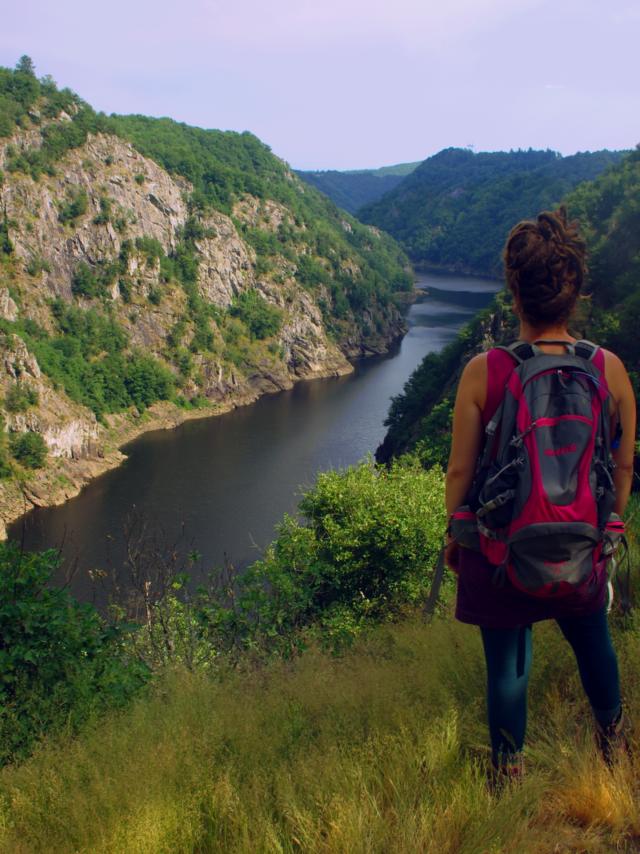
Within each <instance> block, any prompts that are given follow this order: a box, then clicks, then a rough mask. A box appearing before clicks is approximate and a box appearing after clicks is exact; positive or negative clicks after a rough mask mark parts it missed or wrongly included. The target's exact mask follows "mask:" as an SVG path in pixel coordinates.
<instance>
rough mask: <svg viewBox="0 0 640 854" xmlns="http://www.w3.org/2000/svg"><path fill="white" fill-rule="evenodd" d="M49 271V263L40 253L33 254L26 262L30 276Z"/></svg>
mask: <svg viewBox="0 0 640 854" xmlns="http://www.w3.org/2000/svg"><path fill="white" fill-rule="evenodd" d="M42 272H45V273H50V272H51V265H50V264H49V262H48V261H47V260H46V259H45V258H43V257H42V256H41V255H34V256H33V257H32V258H31V259H30V260H29V263H28V264H27V273H28V274H29V275H30V276H34V277H35V276H39V275H40V273H42Z"/></svg>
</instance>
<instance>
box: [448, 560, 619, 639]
mask: <svg viewBox="0 0 640 854" xmlns="http://www.w3.org/2000/svg"><path fill="white" fill-rule="evenodd" d="M458 555H459V572H458V593H457V598H456V619H458V620H460V621H461V622H463V623H472V624H473V625H475V626H481V627H482V628H485V629H517V628H519V627H520V626H527V625H529V624H530V623H537V622H539V621H540V620H562V619H566V618H570V617H583V616H586V615H587V614H592V613H593V612H594V611H598V610H600V608H602V607H603V606H604V604H605V601H606V598H607V574H606V571H605V567H604V564H600V565H599V566H598V567H597V568H596V569H595V570H594V571H593V573H592V574H591V576H590V577H589V578H588V579H587V580H586V581H585V582H584V584H582V585H581V586H580V587H579V588H578V589H577V590H575V591H574V592H573V593H570V594H568V595H567V596H563V597H562V598H558V599H539V598H536V597H535V596H528V595H527V594H526V593H521V592H520V591H519V590H517V589H516V588H515V587H514V586H513V585H512V584H511V582H510V581H509V579H508V578H506V577H505V578H504V580H503V582H501V583H500V584H495V583H494V581H493V578H494V575H495V569H496V568H495V566H493V565H492V564H490V563H489V562H488V561H487V560H486V558H485V557H484V555H481V554H480V553H479V552H476V551H472V550H471V549H465V548H461V549H459V551H458Z"/></svg>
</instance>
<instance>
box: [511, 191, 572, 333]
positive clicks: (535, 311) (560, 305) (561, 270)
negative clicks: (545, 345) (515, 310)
mask: <svg viewBox="0 0 640 854" xmlns="http://www.w3.org/2000/svg"><path fill="white" fill-rule="evenodd" d="M585 251H586V247H585V243H584V240H582V238H581V237H580V234H579V232H578V227H577V224H576V223H573V222H571V223H570V222H567V211H566V208H564V207H560V208H559V209H558V210H557V211H542V213H540V214H538V217H537V219H536V221H535V222H533V221H530V220H524V221H523V222H519V223H518V224H517V225H515V226H514V227H513V228H512V229H511V231H510V232H509V237H508V238H507V243H506V246H505V248H504V253H503V259H504V269H505V274H506V279H507V285H508V287H509V288H510V290H511V291H512V293H513V295H514V296H515V297H517V299H518V302H519V304H520V307H521V309H522V314H523V316H524V319H525V320H527V321H528V322H529V323H531V324H532V325H533V326H544V325H549V324H556V323H564V322H566V321H567V320H568V319H569V316H570V315H571V312H572V311H573V308H574V306H575V304H576V300H577V299H578V297H579V295H580V290H581V288H582V283H583V281H584V277H585V274H586V261H585Z"/></svg>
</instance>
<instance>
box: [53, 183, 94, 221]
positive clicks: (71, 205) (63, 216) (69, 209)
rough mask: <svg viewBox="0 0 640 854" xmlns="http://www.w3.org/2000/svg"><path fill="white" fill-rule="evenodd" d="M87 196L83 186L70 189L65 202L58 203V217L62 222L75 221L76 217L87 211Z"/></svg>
mask: <svg viewBox="0 0 640 854" xmlns="http://www.w3.org/2000/svg"><path fill="white" fill-rule="evenodd" d="M88 203H89V198H88V196H87V192H86V190H85V189H84V188H79V189H76V190H73V191H71V192H70V193H69V194H68V196H67V200H66V201H65V202H62V203H61V205H60V210H59V212H58V219H59V220H60V222H62V223H71V224H73V223H75V221H76V219H78V217H80V216H82V214H84V213H86V212H87V205H88Z"/></svg>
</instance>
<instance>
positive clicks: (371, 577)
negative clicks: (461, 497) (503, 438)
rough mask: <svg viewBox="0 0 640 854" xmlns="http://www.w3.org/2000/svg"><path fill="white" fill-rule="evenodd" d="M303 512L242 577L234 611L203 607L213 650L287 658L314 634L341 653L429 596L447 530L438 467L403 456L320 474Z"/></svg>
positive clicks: (290, 519) (287, 522) (301, 507)
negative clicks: (387, 463) (384, 464)
mask: <svg viewBox="0 0 640 854" xmlns="http://www.w3.org/2000/svg"><path fill="white" fill-rule="evenodd" d="M299 512H300V513H301V515H302V516H303V520H304V521H303V522H301V521H298V520H297V519H295V518H293V517H291V516H286V517H285V519H284V521H283V522H282V523H281V524H280V525H279V527H278V529H277V537H276V539H275V541H274V542H273V543H272V544H271V546H269V548H268V549H267V551H266V554H265V556H264V558H262V559H261V560H259V561H257V562H256V563H254V564H253V565H252V566H251V567H249V568H248V569H247V570H246V571H245V572H244V574H243V575H242V576H241V577H240V578H239V579H238V581H237V588H238V591H237V594H236V596H235V597H234V602H233V607H232V608H229V607H228V606H225V605H222V606H221V605H219V604H216V603H215V602H213V603H210V604H209V605H207V604H206V603H205V604H203V611H204V613H205V614H206V615H207V617H208V620H209V630H210V632H211V634H212V642H213V643H214V645H215V646H216V647H217V648H220V649H224V648H225V647H227V648H228V647H229V646H230V645H234V644H239V645H240V646H241V647H246V646H249V647H251V648H261V649H266V650H275V651H279V652H291V651H292V650H294V649H296V648H298V647H299V646H301V645H304V644H305V643H306V640H305V638H308V637H309V636H311V637H317V638H318V639H319V640H320V642H321V643H323V644H326V645H328V646H330V647H332V648H334V649H336V648H338V649H339V648H341V647H342V646H344V644H346V643H349V642H350V641H351V640H353V638H354V637H355V636H356V635H358V634H359V633H360V632H361V631H362V629H363V627H364V626H365V625H367V624H370V623H372V622H375V621H379V620H386V619H389V618H391V617H393V616H394V615H397V614H398V613H399V612H401V611H402V610H403V609H404V608H405V607H407V606H411V605H415V604H417V603H419V602H421V601H422V600H423V599H424V598H425V597H426V595H427V593H428V590H429V588H430V585H431V581H432V578H433V568H434V566H435V564H436V561H437V556H438V554H439V551H440V547H441V543H442V536H443V531H444V526H445V511H444V478H443V475H442V471H441V470H440V469H439V468H437V467H434V468H433V469H431V470H430V471H425V470H424V469H423V468H422V466H421V465H420V463H419V462H418V461H417V459H415V458H412V457H405V458H404V459H403V460H402V461H398V462H395V463H394V464H393V465H392V466H391V467H390V469H388V470H386V469H381V468H379V467H377V466H374V465H373V464H372V463H371V462H370V461H367V462H364V463H361V464H360V465H358V466H354V467H352V468H349V469H346V470H344V471H330V472H324V473H322V474H320V475H319V476H318V478H317V481H316V484H315V486H314V487H313V488H312V489H310V490H309V491H308V492H307V493H306V494H305V495H304V496H303V498H302V501H301V502H300V505H299Z"/></svg>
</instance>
